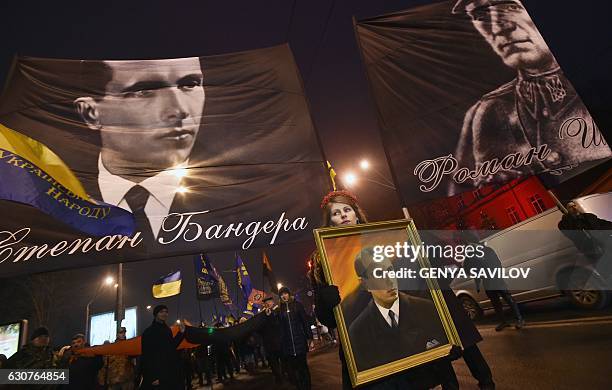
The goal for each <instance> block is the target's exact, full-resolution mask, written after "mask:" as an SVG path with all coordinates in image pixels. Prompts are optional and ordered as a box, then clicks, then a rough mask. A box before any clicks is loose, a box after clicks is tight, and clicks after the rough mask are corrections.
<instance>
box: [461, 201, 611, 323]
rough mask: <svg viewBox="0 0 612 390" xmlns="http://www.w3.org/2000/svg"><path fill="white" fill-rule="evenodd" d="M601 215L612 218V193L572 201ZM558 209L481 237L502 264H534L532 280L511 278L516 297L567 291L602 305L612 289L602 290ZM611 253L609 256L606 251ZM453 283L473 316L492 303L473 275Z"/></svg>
mask: <svg viewBox="0 0 612 390" xmlns="http://www.w3.org/2000/svg"><path fill="white" fill-rule="evenodd" d="M574 201H575V202H576V203H578V204H579V205H580V207H581V208H582V209H583V210H584V211H585V212H589V213H593V214H596V215H597V216H598V217H599V218H602V219H606V220H608V221H612V192H608V193H605V194H594V195H589V196H585V197H582V198H578V199H575V200H574ZM562 215H563V214H562V213H561V211H559V209H557V208H553V209H550V210H547V211H545V212H543V213H541V214H538V215H536V216H534V217H532V218H529V219H527V220H525V221H522V222H520V223H518V224H516V225H514V226H511V227H509V228H508V229H505V230H502V231H500V232H498V233H495V234H493V235H491V236H489V237H486V238H484V239H483V240H481V242H483V243H486V245H487V246H489V247H491V248H493V249H494V250H495V252H496V253H497V255H498V256H499V259H500V261H501V263H502V265H503V266H504V268H519V267H521V268H527V267H528V268H531V270H530V273H529V277H528V280H524V279H507V280H506V284H507V285H508V289H509V290H510V291H511V292H512V296H513V297H514V298H515V300H516V301H517V302H529V301H535V300H541V299H547V298H553V297H558V296H560V295H567V296H568V297H569V298H570V300H571V301H572V303H574V304H575V305H576V306H578V307H581V308H589V309H593V308H601V307H604V306H605V305H606V304H607V302H608V300H609V298H610V292H609V291H604V290H602V288H603V287H602V286H603V284H602V283H601V278H599V274H598V273H597V272H596V271H595V270H594V264H593V261H592V260H590V259H589V258H588V257H586V256H585V255H583V254H582V253H581V252H580V251H578V249H576V247H575V246H574V244H573V243H572V241H570V240H569V239H568V238H567V237H565V235H564V234H563V233H562V232H561V231H560V230H559V229H558V227H557V224H558V223H559V221H560V220H561V217H562ZM607 256H610V255H607ZM451 287H452V288H453V290H454V291H455V294H456V295H457V297H459V299H460V300H461V302H462V303H463V307H464V308H465V310H466V311H467V313H468V315H469V316H470V318H472V319H476V318H478V317H480V316H481V315H482V313H483V310H486V309H491V308H492V305H491V302H490V301H489V299H488V298H487V296H486V294H485V292H484V291H483V289H481V291H480V292H479V293H478V292H476V289H475V283H474V280H473V279H456V280H454V281H453V282H452V283H451Z"/></svg>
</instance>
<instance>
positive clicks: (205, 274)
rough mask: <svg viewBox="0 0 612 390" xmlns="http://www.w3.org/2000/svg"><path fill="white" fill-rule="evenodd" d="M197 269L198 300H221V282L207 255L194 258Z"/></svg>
mask: <svg viewBox="0 0 612 390" xmlns="http://www.w3.org/2000/svg"><path fill="white" fill-rule="evenodd" d="M193 261H194V262H195V269H196V292H197V297H198V299H204V300H205V299H211V298H219V297H220V295H219V281H218V280H217V278H216V272H215V271H214V270H213V267H212V265H211V263H210V261H209V259H208V258H207V257H206V255H205V254H203V253H202V254H200V255H196V256H194V259H193Z"/></svg>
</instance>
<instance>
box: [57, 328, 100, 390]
mask: <svg viewBox="0 0 612 390" xmlns="http://www.w3.org/2000/svg"><path fill="white" fill-rule="evenodd" d="M86 346H87V345H86V343H85V335H84V334H82V333H77V334H75V335H74V336H72V341H71V342H70V348H69V349H68V350H66V352H64V355H63V356H62V360H61V362H60V364H59V366H60V367H63V368H68V370H69V377H70V383H69V384H67V385H64V387H63V388H65V389H75V390H94V389H96V388H97V387H98V371H99V370H100V368H102V366H103V365H104V362H103V360H102V356H94V357H90V356H81V355H79V350H81V349H83V348H84V347H86Z"/></svg>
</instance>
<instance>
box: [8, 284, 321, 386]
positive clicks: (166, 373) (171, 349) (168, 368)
mask: <svg viewBox="0 0 612 390" xmlns="http://www.w3.org/2000/svg"><path fill="white" fill-rule="evenodd" d="M279 297H280V300H279V301H278V302H277V300H276V299H275V298H273V297H272V296H269V297H267V298H266V299H265V300H264V305H263V308H262V313H261V314H260V315H261V316H265V319H264V321H263V324H264V326H261V327H259V328H258V329H257V330H256V331H253V332H248V333H247V334H244V335H243V336H242V337H240V338H237V339H233V340H222V339H214V340H212V341H211V342H210V343H209V344H202V345H199V346H198V347H195V348H185V349H180V348H179V345H180V344H181V342H182V341H183V340H184V339H185V325H184V324H183V322H181V325H180V329H179V331H178V332H177V333H176V334H175V335H173V333H172V330H171V328H170V326H169V325H168V322H167V321H168V314H169V313H168V308H167V307H166V306H165V305H158V306H156V307H155V308H154V310H153V317H154V319H153V321H152V323H151V325H150V326H149V327H147V328H146V329H145V330H144V332H143V334H142V339H141V346H142V353H141V354H140V355H139V356H126V355H120V354H119V355H107V356H91V355H89V354H81V353H80V350H82V349H83V348H86V347H89V345H88V343H87V342H86V337H85V335H84V334H81V333H79V334H76V335H74V336H73V337H72V341H71V343H70V345H69V346H65V347H62V348H60V349H56V350H54V349H53V348H52V347H51V344H50V342H51V337H50V334H49V331H48V329H47V328H46V327H40V328H37V329H36V330H34V331H33V332H32V334H31V336H30V342H29V343H28V344H26V345H25V346H23V347H22V348H21V349H20V350H19V351H18V352H17V353H15V354H14V355H12V356H11V357H10V358H9V359H6V357H5V358H4V359H2V360H0V368H22V369H51V368H64V369H68V370H69V377H70V383H69V384H66V385H61V386H58V385H32V388H37V389H56V388H59V389H79V390H86V389H92V390H93V389H97V390H101V389H105V390H107V389H108V390H134V389H172V390H179V389H180V390H183V389H187V390H191V389H193V388H194V385H196V386H197V385H199V386H207V387H208V386H211V387H212V385H213V383H215V382H216V383H228V382H231V381H233V380H234V377H235V375H237V374H239V373H241V372H246V373H248V374H251V375H252V374H255V373H257V371H258V370H260V369H268V368H269V369H270V370H271V371H272V373H273V375H274V383H275V385H276V386H277V387H281V386H283V385H286V386H288V387H289V388H290V387H291V386H293V387H294V388H297V389H299V390H306V389H310V373H309V370H308V365H307V363H306V354H307V353H308V351H309V350H310V349H311V348H312V347H313V346H312V338H313V335H312V332H311V328H310V327H311V324H312V319H311V318H310V317H309V316H308V315H306V312H305V310H304V307H303V306H302V304H301V303H300V302H298V301H296V300H295V299H294V298H293V296H292V295H291V292H290V291H289V289H288V288H287V287H284V288H282V289H281V290H280V291H279ZM245 321H247V318H246V317H241V318H240V319H239V321H237V322H236V323H235V324H241V323H243V322H245ZM229 326H232V324H230V323H228V322H227V321H224V322H220V321H219V322H216V323H215V324H213V327H214V328H217V329H222V328H226V327H229ZM125 336H126V329H125V328H124V327H121V328H120V329H119V330H118V332H117V341H121V340H125V339H126V337H125ZM107 343H109V342H106V343H105V344H107Z"/></svg>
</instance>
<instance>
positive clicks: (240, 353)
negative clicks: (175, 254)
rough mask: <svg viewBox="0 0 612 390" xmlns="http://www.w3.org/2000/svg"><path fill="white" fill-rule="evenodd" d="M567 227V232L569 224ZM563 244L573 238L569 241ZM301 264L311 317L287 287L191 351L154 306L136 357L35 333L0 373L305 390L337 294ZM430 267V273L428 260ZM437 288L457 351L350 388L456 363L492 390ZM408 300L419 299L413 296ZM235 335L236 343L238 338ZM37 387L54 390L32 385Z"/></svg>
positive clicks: (401, 384)
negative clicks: (243, 328) (254, 377)
mask: <svg viewBox="0 0 612 390" xmlns="http://www.w3.org/2000/svg"><path fill="white" fill-rule="evenodd" d="M321 208H322V211H323V221H324V226H327V227H329V226H344V225H358V224H363V223H367V217H366V214H365V212H364V210H363V209H362V208H361V207H360V206H359V204H358V203H357V200H356V199H355V197H354V196H353V195H352V194H350V193H348V192H346V191H335V192H332V193H330V194H328V195H327V196H326V197H325V198H324V199H323V201H322V204H321ZM579 217H580V218H583V219H585V218H586V217H590V215H586V217H585V216H584V215H583V216H581V215H579V214H578V213H576V212H575V210H570V214H568V216H566V217H564V220H563V221H562V223H560V226H559V228H560V229H565V230H568V226H565V225H569V224H570V222H574V223H575V221H574V220H578V221H579V222H580V221H581V220H579ZM571 218H573V219H571ZM591 220H595V219H593V218H591ZM589 221H590V220H589ZM597 221H598V222H600V223H604V222H607V221H604V222H601V221H603V220H597ZM608 224H609V222H608ZM589 226H590V225H589ZM571 227H572V228H573V229H576V227H574V226H573V225H572V226H571ZM606 227H609V225H606ZM571 238H573V239H575V238H574V237H573V236H572V237H571ZM462 239H463V241H465V242H467V243H474V242H477V241H478V239H477V237H474V236H473V235H470V234H469V233H464V234H463V236H462ZM485 257H486V258H487V261H486V262H485V264H484V265H482V264H481V265H471V266H473V267H482V266H493V265H496V266H500V264H499V259H498V258H497V256H496V255H495V253H494V252H493V251H491V253H487V256H485ZM311 261H312V263H311V264H312V265H313V267H312V269H311V270H310V272H309V278H310V281H311V284H312V286H313V291H314V293H315V305H314V308H315V313H314V314H315V316H314V318H313V317H311V316H309V315H307V313H306V311H305V309H304V307H303V305H302V304H301V303H300V302H299V301H297V300H295V298H294V297H293V295H292V294H291V291H290V290H289V289H288V288H287V287H282V288H281V289H280V290H279V291H278V298H275V297H273V296H267V297H266V298H265V299H264V300H263V305H262V308H261V312H260V313H259V314H257V316H259V317H258V322H257V324H258V325H257V326H256V327H254V328H253V329H250V328H248V329H250V330H249V331H248V332H241V333H234V336H233V337H229V338H222V337H217V338H210V340H209V341H210V342H206V343H200V345H199V346H197V347H195V348H187V349H181V348H179V346H180V345H181V343H182V342H183V340H185V338H186V328H185V324H184V322H180V326H179V330H178V332H176V333H174V334H173V332H172V330H171V328H170V326H169V325H168V315H169V313H168V308H167V307H166V306H164V305H158V306H156V307H155V309H154V310H153V316H154V319H153V321H152V323H151V325H150V326H149V327H147V328H146V329H145V330H144V332H143V334H142V340H141V346H142V353H141V354H140V355H139V356H124V355H109V356H88V355H85V354H81V353H80V350H82V349H83V348H85V347H87V346H88V345H87V343H86V336H85V335H83V334H76V335H74V337H73V338H72V341H71V344H70V346H66V347H63V348H61V349H59V350H55V351H54V350H53V349H52V348H51V346H50V335H49V331H48V330H47V329H46V328H45V327H40V328H38V329H36V330H34V331H33V332H32V334H31V336H30V342H29V343H28V344H27V345H25V346H24V347H22V348H21V349H20V350H19V351H18V352H17V353H15V354H14V355H13V356H11V357H10V358H9V359H8V360H6V358H4V359H2V356H0V368H30V369H34V368H36V369H43V368H67V369H69V373H70V384H67V385H63V386H64V387H63V388H66V389H80V390H83V389H85V390H86V389H113V390H132V389H172V390H178V389H192V388H193V386H192V383H194V381H196V380H197V382H198V384H199V385H200V386H211V387H212V385H213V382H214V381H215V382H217V383H227V382H228V381H229V382H231V381H232V380H233V379H234V377H235V375H236V374H238V373H240V372H241V371H242V370H244V371H245V372H247V373H249V374H255V373H256V372H257V371H258V370H259V369H260V368H269V369H270V370H271V372H272V374H273V377H274V387H273V388H283V386H285V385H286V386H291V387H293V388H296V389H298V390H310V388H311V377H310V370H309V367H308V362H307V354H308V352H309V351H310V350H312V349H313V338H314V337H313V333H312V331H311V329H312V325H313V324H314V325H317V326H318V328H319V329H320V328H321V327H325V328H326V329H329V330H330V331H329V332H328V334H333V333H334V329H335V328H336V327H337V323H336V318H335V316H334V312H333V310H334V308H335V307H336V306H337V305H339V304H340V301H341V298H340V294H339V289H338V287H337V286H335V285H330V284H328V283H327V282H326V279H325V277H324V275H323V270H322V263H321V259H320V258H319V254H318V252H316V251H315V252H313V254H312V257H311ZM430 261H431V262H432V264H434V265H435V263H436V259H430ZM489 263H491V264H489ZM492 264H493V265H492ZM467 266H468V267H470V265H467ZM479 282H480V281H479V280H476V287H477V288H480V283H479ZM438 283H439V284H440V291H441V294H442V297H443V299H444V301H445V303H446V306H447V308H448V312H449V314H450V317H451V318H452V321H453V323H454V325H455V328H456V330H457V334H458V336H459V338H460V340H461V345H462V348H459V347H456V346H455V347H453V348H452V350H451V353H450V355H449V356H446V357H443V358H441V359H437V360H434V361H431V362H429V363H426V364H422V365H419V366H417V367H414V368H411V369H408V370H405V371H402V372H399V373H395V374H393V375H388V376H385V377H383V378H381V379H379V380H377V381H374V382H372V383H368V384H366V385H365V386H361V387H360V388H362V389H367V390H387V389H397V390H399V389H430V388H434V387H436V386H441V387H442V389H444V390H451V389H458V388H459V382H458V380H457V377H456V375H455V372H454V369H453V366H452V364H451V362H452V361H453V360H456V359H463V360H464V361H465V363H466V365H467V367H468V368H469V371H470V373H471V374H472V376H473V377H474V379H475V380H476V381H477V382H478V386H479V388H480V389H495V382H494V380H493V374H492V371H491V368H490V367H489V365H488V363H487V361H486V359H485V357H484V356H483V354H482V353H481V352H480V350H479V348H478V343H479V342H480V341H482V337H481V335H480V333H479V332H478V330H477V329H476V327H475V326H474V324H473V322H472V321H471V320H470V319H469V318H468V317H467V315H466V313H465V311H464V309H463V307H462V305H461V303H460V302H459V301H458V299H457V297H456V296H455V295H454V293H453V292H452V290H451V289H450V288H449V287H448V281H444V280H439V281H438ZM490 284H491V283H490V282H484V283H483V287H484V289H485V290H486V292H487V295H488V296H489V297H490V299H491V300H492V301H493V303H494V307H495V311H496V313H497V315H498V316H499V317H500V320H501V323H500V325H499V326H498V327H497V328H496V330H498V331H500V330H502V329H503V328H505V327H507V326H508V325H509V324H508V322H506V320H505V318H504V317H503V309H502V307H501V303H500V298H503V299H504V300H506V301H507V303H508V304H509V305H510V306H511V307H512V309H513V311H514V314H515V316H516V320H517V321H516V324H515V327H516V328H517V329H520V328H522V327H523V326H524V325H525V323H524V320H523V318H522V315H521V313H520V311H519V309H518V307H517V305H516V303H515V302H514V301H513V300H512V297H511V295H510V294H509V293H508V291H507V288H506V287H505V285H501V286H500V285H490ZM362 287H363V286H362ZM393 290H394V291H395V293H394V295H393V294H392V295H393V297H395V298H394V299H395V300H398V301H399V298H398V296H399V295H400V294H398V291H397V290H398V289H397V288H394V289H393ZM391 292H393V291H391ZM386 293H387V295H388V294H389V293H390V290H386ZM417 294H418V293H417ZM376 296H377V290H372V289H371V288H370V289H368V288H367V287H363V288H360V289H359V291H355V292H354V293H353V295H351V296H349V297H345V298H344V300H353V302H354V303H358V302H360V301H361V303H360V304H357V306H359V307H362V308H365V307H366V304H367V303H368V302H370V301H371V300H372V297H376ZM412 299H413V300H414V299H417V300H418V299H419V298H418V296H415V297H413V298H412ZM378 301H379V300H376V302H377V304H378V306H381V305H382V306H384V305H385V302H383V301H384V300H381V302H378ZM370 306H372V305H370ZM392 308H393V304H389V305H388V307H384V308H381V307H379V309H380V311H381V313H386V312H388V313H389V314H388V315H389V316H390V317H389V319H388V320H387V322H386V324H388V326H389V329H391V330H393V329H394V327H395V328H398V321H399V323H402V321H405V320H403V319H400V318H403V317H399V316H398V314H397V313H395V312H393V310H392ZM374 312H377V311H376V310H375V311H374ZM346 315H350V314H346ZM383 316H384V314H383ZM385 319H386V317H385ZM246 321H250V320H249V319H247V317H242V318H240V319H239V321H236V323H235V325H240V324H243V323H244V322H246ZM319 321H320V322H319ZM202 325H204V324H202ZM228 326H231V325H228V324H227V323H223V322H217V323H215V324H213V327H212V328H207V329H208V330H209V331H210V333H214V328H217V329H223V328H226V327H228ZM315 328H317V327H315ZM190 329H191V328H190ZM235 334H239V337H236V336H235ZM125 335H126V329H125V328H121V329H119V330H118V333H117V340H124V339H125ZM319 336H321V335H320V334H319ZM319 339H322V337H319ZM204 340H206V338H204ZM189 341H192V340H189ZM330 342H333V343H335V342H336V341H335V338H333V339H330ZM339 354H340V355H339V358H340V362H341V366H342V369H341V372H338V376H339V377H341V378H342V387H343V388H344V389H350V388H352V387H353V386H352V383H351V379H350V375H349V369H348V364H347V358H346V356H345V351H344V348H340V349H339ZM213 377H215V380H214V381H213ZM32 388H37V387H36V386H34V387H32ZM38 388H40V389H50V388H54V387H53V386H49V385H41V386H39V387H38Z"/></svg>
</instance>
